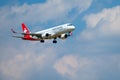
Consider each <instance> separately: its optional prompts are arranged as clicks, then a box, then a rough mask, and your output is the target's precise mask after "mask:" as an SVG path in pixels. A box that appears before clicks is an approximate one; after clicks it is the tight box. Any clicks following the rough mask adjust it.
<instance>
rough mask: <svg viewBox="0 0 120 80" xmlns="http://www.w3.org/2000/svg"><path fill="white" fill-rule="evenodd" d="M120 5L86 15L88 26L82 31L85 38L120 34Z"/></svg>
mask: <svg viewBox="0 0 120 80" xmlns="http://www.w3.org/2000/svg"><path fill="white" fill-rule="evenodd" d="M119 14H120V6H116V7H113V8H110V9H104V10H102V11H101V12H100V13H96V14H90V15H87V16H85V17H84V19H85V21H86V24H87V28H86V29H85V30H84V31H83V32H82V33H81V36H82V37H83V38H85V39H94V38H96V37H101V36H102V37H104V36H119V35H120V22H119V21H120V15H119Z"/></svg>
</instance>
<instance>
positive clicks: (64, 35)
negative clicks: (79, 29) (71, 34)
mask: <svg viewBox="0 0 120 80" xmlns="http://www.w3.org/2000/svg"><path fill="white" fill-rule="evenodd" d="M67 37H68V35H67V34H61V35H60V36H59V38H60V39H66V38H67Z"/></svg>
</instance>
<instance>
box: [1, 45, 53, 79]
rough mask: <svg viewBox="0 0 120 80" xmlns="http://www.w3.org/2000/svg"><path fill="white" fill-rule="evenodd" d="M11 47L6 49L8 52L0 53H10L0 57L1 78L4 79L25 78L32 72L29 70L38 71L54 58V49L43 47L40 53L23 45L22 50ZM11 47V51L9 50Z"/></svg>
mask: <svg viewBox="0 0 120 80" xmlns="http://www.w3.org/2000/svg"><path fill="white" fill-rule="evenodd" d="M12 48H13V47H11V48H9V49H7V51H9V54H8V53H6V52H5V51H4V53H3V52H2V53H1V54H5V55H11V56H8V57H7V58H3V59H1V60H2V61H1V62H0V74H2V75H3V76H2V78H3V79H5V80H7V79H9V80H26V79H27V78H29V77H30V76H28V75H29V74H32V73H29V72H31V71H32V70H33V71H35V70H37V71H38V72H39V73H40V72H41V71H42V70H45V68H44V67H46V66H48V65H50V64H51V63H52V61H54V58H55V51H54V50H53V49H52V48H44V49H43V50H41V51H40V53H39V52H35V50H31V49H30V48H31V47H29V48H27V47H26V46H23V48H22V51H19V50H20V49H19V50H18V51H16V49H15V48H14V50H13V49H12ZM11 49H12V52H11V51H10V50H11ZM5 55H4V56H5ZM48 62H49V63H48Z"/></svg>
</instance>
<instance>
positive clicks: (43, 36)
mask: <svg viewBox="0 0 120 80" xmlns="http://www.w3.org/2000/svg"><path fill="white" fill-rule="evenodd" d="M49 36H50V34H49V33H45V34H43V35H42V38H48V37H49Z"/></svg>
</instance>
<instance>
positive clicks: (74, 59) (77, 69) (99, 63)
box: [54, 55, 120, 80]
mask: <svg viewBox="0 0 120 80" xmlns="http://www.w3.org/2000/svg"><path fill="white" fill-rule="evenodd" d="M119 59H120V56H119V55H110V56H108V55H107V56H99V57H95V56H93V57H89V56H84V57H82V56H80V55H65V56H63V57H62V58H60V59H59V60H57V61H56V63H55V65H54V68H55V70H56V71H57V72H58V73H59V74H61V75H62V76H63V77H65V78H67V79H69V80H99V79H100V78H101V79H105V77H104V76H103V75H105V76H106V77H107V76H108V75H109V74H117V73H119V72H120V70H119V64H120V62H119ZM111 69H112V71H116V70H118V71H117V72H114V73H113V72H112V71H110V70H111ZM104 72H106V73H104ZM116 77H117V76H116Z"/></svg>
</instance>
